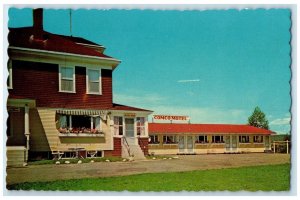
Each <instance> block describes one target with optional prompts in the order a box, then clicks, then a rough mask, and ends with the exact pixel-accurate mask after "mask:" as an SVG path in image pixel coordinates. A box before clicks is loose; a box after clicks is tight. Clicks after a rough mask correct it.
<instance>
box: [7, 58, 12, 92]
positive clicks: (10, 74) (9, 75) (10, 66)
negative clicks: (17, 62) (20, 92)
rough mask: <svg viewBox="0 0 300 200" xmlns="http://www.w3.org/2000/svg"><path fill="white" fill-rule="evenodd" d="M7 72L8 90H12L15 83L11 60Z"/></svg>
mask: <svg viewBox="0 0 300 200" xmlns="http://www.w3.org/2000/svg"><path fill="white" fill-rule="evenodd" d="M7 70H8V78H7V88H8V89H12V88H13V82H12V61H11V60H9V61H8V64H7Z"/></svg>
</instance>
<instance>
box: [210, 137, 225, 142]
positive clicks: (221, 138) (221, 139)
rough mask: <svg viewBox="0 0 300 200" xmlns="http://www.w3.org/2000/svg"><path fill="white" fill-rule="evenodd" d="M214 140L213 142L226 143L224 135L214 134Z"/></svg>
mask: <svg viewBox="0 0 300 200" xmlns="http://www.w3.org/2000/svg"><path fill="white" fill-rule="evenodd" d="M212 142H213V143H224V140H223V136H222V135H213V136H212Z"/></svg>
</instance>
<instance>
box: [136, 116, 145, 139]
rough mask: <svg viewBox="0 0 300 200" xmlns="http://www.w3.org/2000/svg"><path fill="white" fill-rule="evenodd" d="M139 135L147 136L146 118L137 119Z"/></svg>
mask: <svg viewBox="0 0 300 200" xmlns="http://www.w3.org/2000/svg"><path fill="white" fill-rule="evenodd" d="M136 129H137V131H136V132H137V135H142V136H143V135H145V117H137V118H136Z"/></svg>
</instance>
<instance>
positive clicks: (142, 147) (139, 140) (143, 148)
mask: <svg viewBox="0 0 300 200" xmlns="http://www.w3.org/2000/svg"><path fill="white" fill-rule="evenodd" d="M138 142H139V145H140V143H141V145H140V147H141V149H142V151H143V153H144V155H145V150H146V149H145V145H144V142H143V140H142V139H141V138H140V136H138Z"/></svg>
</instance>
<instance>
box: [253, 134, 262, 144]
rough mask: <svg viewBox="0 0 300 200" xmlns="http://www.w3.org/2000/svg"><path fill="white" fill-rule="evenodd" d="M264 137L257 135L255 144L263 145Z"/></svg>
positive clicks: (254, 140)
mask: <svg viewBox="0 0 300 200" xmlns="http://www.w3.org/2000/svg"><path fill="white" fill-rule="evenodd" d="M263 141H264V137H263V136H262V135H255V136H254V137H253V142H254V143H263Z"/></svg>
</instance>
